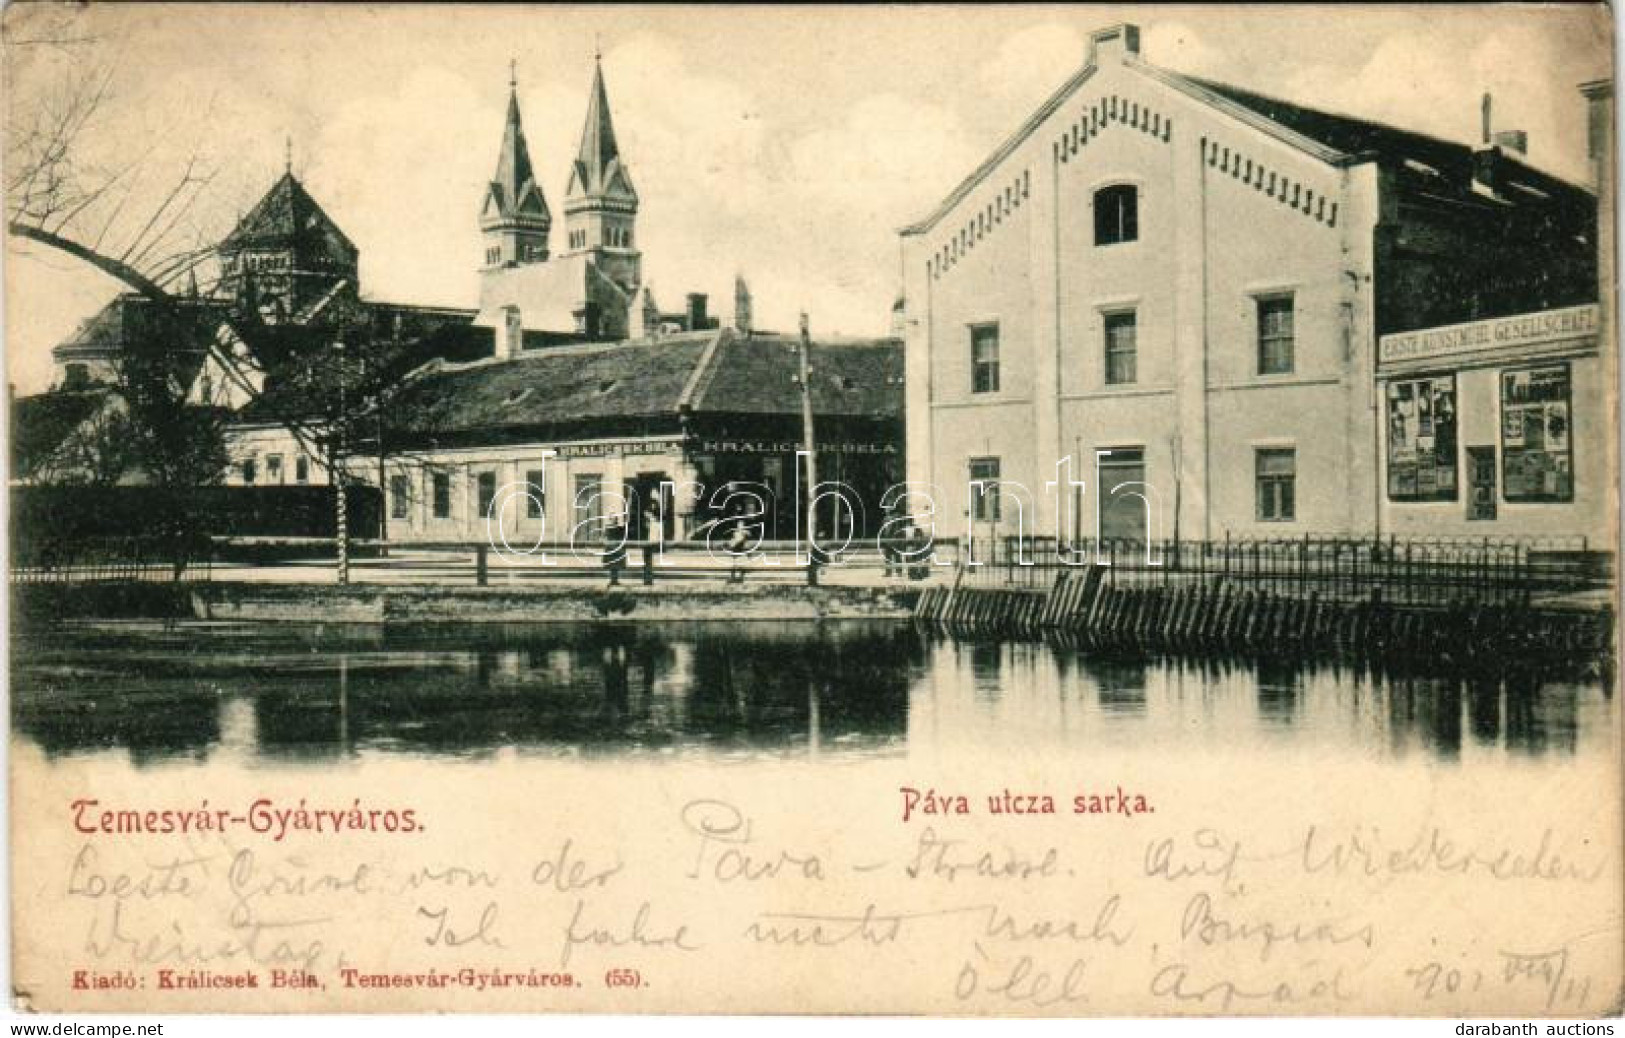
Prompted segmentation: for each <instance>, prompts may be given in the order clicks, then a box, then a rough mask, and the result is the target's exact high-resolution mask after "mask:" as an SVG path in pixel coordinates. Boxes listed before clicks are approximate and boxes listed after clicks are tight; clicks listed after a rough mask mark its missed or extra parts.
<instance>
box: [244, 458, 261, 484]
mask: <svg viewBox="0 0 1625 1038" xmlns="http://www.w3.org/2000/svg"><path fill="white" fill-rule="evenodd" d="M259 468H260V466H259V462H258V461H257V460H255V459H254V458H244V459H243V482H244V483H253V482H254V480H255V479H256V478H258V476H259Z"/></svg>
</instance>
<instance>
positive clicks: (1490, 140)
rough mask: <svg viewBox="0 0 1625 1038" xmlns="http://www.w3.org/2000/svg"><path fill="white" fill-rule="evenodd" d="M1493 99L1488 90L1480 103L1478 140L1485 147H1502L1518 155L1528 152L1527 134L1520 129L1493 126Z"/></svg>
mask: <svg viewBox="0 0 1625 1038" xmlns="http://www.w3.org/2000/svg"><path fill="white" fill-rule="evenodd" d="M1494 106H1495V99H1494V98H1493V97H1491V96H1490V94H1489V93H1488V92H1486V93H1485V94H1484V100H1483V101H1482V102H1481V104H1480V122H1481V129H1480V133H1479V140H1480V142H1481V143H1482V144H1483V145H1484V147H1486V148H1504V149H1506V150H1507V151H1511V152H1516V153H1517V154H1519V155H1527V154H1529V135H1528V134H1527V133H1525V132H1523V131H1522V130H1497V129H1496V128H1495V108H1494Z"/></svg>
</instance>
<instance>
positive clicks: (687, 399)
mask: <svg viewBox="0 0 1625 1038" xmlns="http://www.w3.org/2000/svg"><path fill="white" fill-rule="evenodd" d="M732 338H733V336H732V334H731V333H730V332H729V330H728V329H727V328H718V329H717V332H716V336H715V337H714V338H713V339H712V340H711V341H710V342H709V343H707V344H706V346H705V352H704V353H701V354H700V359H699V361H698V362H697V363H696V364H695V365H694V373H693V374H692V375H690V376H689V377H688V384H687V385H685V386H683V391H682V392H681V393H680V394H678V396H677V409H678V410H679V411H681V410H683V409H684V408H687V409H688V410H691V411H692V410H694V409H695V405H697V404H698V403H699V402H700V401H701V400H703V399H704V397H705V394H706V392H707V391H708V390H709V389H710V388H711V383H712V382H715V381H716V377H717V355H718V354H719V353H721V352H722V351H721V347H722V344H723V342H724V341H725V340H731V339H732Z"/></svg>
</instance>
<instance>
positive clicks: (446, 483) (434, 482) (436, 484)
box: [429, 472, 451, 519]
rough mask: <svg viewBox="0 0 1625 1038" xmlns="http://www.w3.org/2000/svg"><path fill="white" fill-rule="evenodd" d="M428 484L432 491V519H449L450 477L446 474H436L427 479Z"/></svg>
mask: <svg viewBox="0 0 1625 1038" xmlns="http://www.w3.org/2000/svg"><path fill="white" fill-rule="evenodd" d="M429 482H430V485H431V486H432V487H433V489H434V517H435V518H436V519H450V518H451V475H450V474H449V473H446V472H436V473H435V474H434V475H433V476H431V477H429Z"/></svg>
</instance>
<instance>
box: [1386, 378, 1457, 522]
mask: <svg viewBox="0 0 1625 1038" xmlns="http://www.w3.org/2000/svg"><path fill="white" fill-rule="evenodd" d="M1387 403H1388V408H1387V423H1388V499H1389V500H1390V501H1454V500H1455V499H1456V482H1457V480H1456V453H1457V452H1456V379H1455V376H1453V375H1441V376H1437V377H1433V378H1415V379H1400V380H1396V381H1393V382H1390V383H1388V392H1387Z"/></svg>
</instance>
